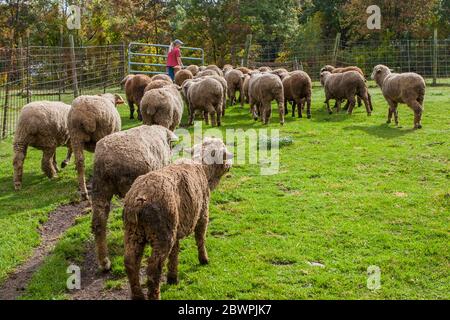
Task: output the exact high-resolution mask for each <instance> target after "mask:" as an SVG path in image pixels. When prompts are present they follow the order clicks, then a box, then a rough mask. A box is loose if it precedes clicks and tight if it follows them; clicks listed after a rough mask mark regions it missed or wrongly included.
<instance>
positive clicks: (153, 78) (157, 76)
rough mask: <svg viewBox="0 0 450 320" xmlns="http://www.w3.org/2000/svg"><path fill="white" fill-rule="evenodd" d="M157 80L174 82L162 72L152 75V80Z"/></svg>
mask: <svg viewBox="0 0 450 320" xmlns="http://www.w3.org/2000/svg"><path fill="white" fill-rule="evenodd" d="M155 80H166V81H169V82H173V81H172V79H171V78H170V77H169V76H168V75H167V74H165V73H160V74H156V75H154V76H153V77H152V81H155Z"/></svg>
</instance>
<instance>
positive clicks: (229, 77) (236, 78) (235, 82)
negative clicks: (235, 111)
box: [225, 69, 244, 107]
mask: <svg viewBox="0 0 450 320" xmlns="http://www.w3.org/2000/svg"><path fill="white" fill-rule="evenodd" d="M225 80H226V81H227V86H228V98H229V99H230V106H232V105H234V104H235V102H236V92H239V100H240V102H241V106H242V107H243V106H244V99H243V97H242V86H243V81H244V74H243V73H242V72H241V71H239V70H236V69H231V70H230V69H229V70H227V71H226V72H225Z"/></svg>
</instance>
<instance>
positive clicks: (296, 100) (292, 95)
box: [283, 71, 312, 119]
mask: <svg viewBox="0 0 450 320" xmlns="http://www.w3.org/2000/svg"><path fill="white" fill-rule="evenodd" d="M283 88H284V109H285V114H287V113H288V109H287V103H288V101H293V103H292V116H293V117H295V107H296V106H297V109H298V117H299V118H302V117H303V115H302V109H303V104H304V101H306V106H307V107H306V114H307V117H308V119H310V118H311V93H312V81H311V78H310V77H309V75H308V74H307V73H306V72H304V71H293V72H291V73H290V75H289V76H288V77H286V78H284V80H283Z"/></svg>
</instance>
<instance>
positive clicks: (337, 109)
mask: <svg viewBox="0 0 450 320" xmlns="http://www.w3.org/2000/svg"><path fill="white" fill-rule="evenodd" d="M339 112H341V100H336V113H339Z"/></svg>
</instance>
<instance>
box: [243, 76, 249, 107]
mask: <svg viewBox="0 0 450 320" xmlns="http://www.w3.org/2000/svg"><path fill="white" fill-rule="evenodd" d="M249 83H250V75H249V74H245V75H244V81H243V83H242V94H243V98H244V100H245V103H249V101H250V99H249V96H248V85H249Z"/></svg>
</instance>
